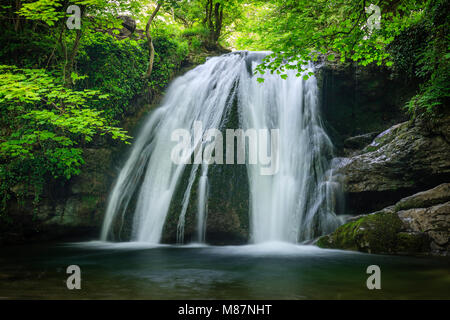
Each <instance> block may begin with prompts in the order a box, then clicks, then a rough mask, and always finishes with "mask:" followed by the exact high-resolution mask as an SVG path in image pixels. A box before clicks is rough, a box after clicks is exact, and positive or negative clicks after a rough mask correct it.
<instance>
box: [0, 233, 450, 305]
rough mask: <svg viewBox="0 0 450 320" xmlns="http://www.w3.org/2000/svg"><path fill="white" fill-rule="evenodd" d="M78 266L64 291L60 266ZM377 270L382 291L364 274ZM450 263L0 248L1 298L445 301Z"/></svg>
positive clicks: (297, 251) (276, 247)
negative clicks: (76, 279)
mask: <svg viewBox="0 0 450 320" xmlns="http://www.w3.org/2000/svg"><path fill="white" fill-rule="evenodd" d="M69 265H78V266H79V267H80V268H81V278H82V280H81V289H80V290H68V289H67V287H66V279H67V277H68V276H69V275H68V274H66V268H67V267H68V266H69ZM369 265H378V266H379V267H380V268H381V290H368V289H367V287H366V280H367V278H368V277H369V275H368V274H366V269H367V267H368V266H369ZM449 297H450V259H449V258H431V257H400V256H384V255H368V254H362V253H355V252H347V251H339V250H324V249H319V248H317V247H314V246H300V245H292V244H286V243H265V244H259V245H245V246H221V247H218V246H204V245H186V246H169V245H158V246H149V245H145V244H142V243H108V242H98V241H96V242H84V243H62V244H51V245H50V244H46V245H35V246H30V245H28V246H16V247H6V248H1V249H0V299H449Z"/></svg>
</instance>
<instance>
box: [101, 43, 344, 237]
mask: <svg viewBox="0 0 450 320" xmlns="http://www.w3.org/2000/svg"><path fill="white" fill-rule="evenodd" d="M265 55H266V53H254V52H238V53H232V54H226V55H224V56H221V57H214V58H211V59H209V60H208V61H207V62H206V63H205V64H203V65H201V66H198V67H197V68H195V69H193V70H191V71H189V72H187V73H186V74H185V75H184V76H182V77H180V78H178V79H176V80H175V81H173V83H172V84H171V86H170V87H169V89H168V90H167V93H166V98H165V100H164V101H163V103H162V105H161V107H159V108H158V109H157V110H155V111H154V112H153V113H152V114H151V116H150V117H149V119H148V120H147V122H146V125H145V126H144V128H143V129H142V131H141V132H140V134H139V136H138V139H137V141H136V142H135V144H134V146H133V149H132V151H131V154H130V156H129V158H128V160H127V162H126V163H125V165H124V167H123V169H122V171H121V172H120V174H119V177H118V179H117V181H116V183H115V186H114V189H113V191H112V193H111V195H110V198H109V202H108V207H107V212H106V216H105V220H104V224H103V229H102V234H101V238H102V239H103V240H107V239H110V238H111V237H112V236H113V233H114V232H113V225H114V224H115V223H116V222H118V223H120V224H121V225H123V220H124V216H125V213H126V211H127V208H128V207H129V206H130V202H132V201H131V200H132V198H133V197H137V198H136V200H135V201H136V207H135V209H134V218H133V226H132V234H131V239H132V240H134V241H143V242H150V243H159V242H160V240H161V237H162V232H163V228H164V223H165V221H166V217H167V214H168V211H169V207H170V205H171V202H172V201H173V199H174V193H175V190H176V188H177V186H178V185H179V184H180V180H182V176H183V174H184V171H185V169H186V168H189V170H190V172H189V173H188V180H187V181H188V183H187V186H186V189H185V191H184V196H183V200H182V208H181V212H180V213H179V217H178V226H177V238H178V241H179V242H183V239H184V225H185V218H186V211H187V208H188V205H189V202H190V201H195V199H191V193H192V188H193V186H194V181H195V179H196V177H197V175H198V174H200V178H199V183H198V192H197V194H198V197H197V199H196V200H197V201H198V204H197V240H198V241H200V242H203V241H205V232H206V228H207V214H208V212H207V211H208V205H207V203H208V167H209V166H208V165H206V164H204V163H203V164H201V165H199V164H195V163H196V162H195V161H194V164H193V165H190V166H186V165H184V164H175V163H173V162H172V161H171V151H172V148H173V147H174V146H175V144H176V143H175V142H173V141H171V133H172V132H173V131H174V130H175V129H186V130H188V131H189V132H193V141H192V142H193V143H192V148H191V149H190V150H189V153H188V155H186V156H188V157H191V156H192V155H195V154H196V150H198V149H203V148H204V147H205V140H204V138H203V135H204V133H205V132H206V130H208V129H211V128H213V129H219V130H220V129H221V128H224V126H225V124H226V121H227V117H228V114H229V112H230V110H231V108H232V106H233V102H234V101H237V108H238V113H239V122H240V126H241V128H242V129H244V130H245V129H250V128H253V129H279V132H280V134H279V148H278V149H279V150H278V156H279V159H278V161H279V171H278V172H277V173H276V174H275V175H261V174H260V167H261V166H260V165H254V164H247V172H248V177H249V188H250V199H249V200H250V212H249V215H250V229H251V230H250V231H251V241H252V242H255V243H259V242H264V241H274V240H276V241H288V242H297V241H302V240H308V239H312V238H314V237H317V236H318V235H321V234H324V233H326V232H329V231H331V230H333V229H334V228H336V227H337V226H338V225H339V224H340V219H339V218H338V217H337V216H336V215H335V207H336V205H335V201H334V198H335V193H336V191H337V190H338V189H339V184H338V183H337V182H336V181H333V179H332V176H333V175H332V170H331V166H330V159H331V156H332V143H331V141H330V139H329V138H328V136H327V134H326V133H325V131H324V129H323V126H322V124H321V120H320V115H319V106H318V89H317V82H316V78H315V77H314V76H312V77H310V78H309V79H307V80H304V79H303V78H302V77H296V72H294V71H288V72H287V73H288V78H287V80H283V79H281V78H280V76H278V75H276V74H265V75H264V76H263V78H264V79H265V81H264V83H258V82H257V81H256V77H255V76H254V75H253V72H252V70H254V68H255V67H256V65H257V64H258V63H259V62H260V61H261V59H262V58H263V57H264V56H265ZM310 71H313V67H312V66H309V68H308V70H307V71H306V72H310ZM196 121H201V123H202V128H201V129H199V128H197V127H196V125H195V124H196ZM198 171H200V172H198Z"/></svg>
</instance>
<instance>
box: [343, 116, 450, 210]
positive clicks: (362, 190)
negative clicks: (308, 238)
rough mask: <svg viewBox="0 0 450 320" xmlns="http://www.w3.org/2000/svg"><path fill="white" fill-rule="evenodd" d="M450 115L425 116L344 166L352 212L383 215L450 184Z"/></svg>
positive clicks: (376, 142) (381, 136) (396, 129)
mask: <svg viewBox="0 0 450 320" xmlns="http://www.w3.org/2000/svg"><path fill="white" fill-rule="evenodd" d="M449 127H450V115H449V114H448V113H447V114H443V115H440V116H436V117H435V118H434V119H429V118H428V117H423V118H419V119H416V120H415V121H414V122H404V123H400V124H397V125H395V126H393V127H391V128H389V129H388V130H386V131H384V132H382V133H381V134H379V135H378V136H377V137H376V138H375V139H374V140H373V142H372V143H371V144H370V145H368V146H367V147H365V148H364V150H362V152H361V153H360V154H357V155H355V156H353V157H349V158H345V159H343V160H342V161H340V164H341V165H340V167H339V168H338V170H337V173H338V174H340V175H341V176H342V177H344V178H343V187H344V191H345V192H346V193H347V196H348V199H347V200H348V202H347V204H348V208H349V213H367V212H373V211H376V210H380V209H382V208H383V207H386V206H387V205H389V204H391V203H394V202H396V201H398V200H400V199H402V198H403V197H405V196H407V195H409V194H412V193H415V192H418V191H420V190H424V189H426V188H430V187H433V186H436V185H438V184H440V183H443V182H447V181H450V144H449V141H450V133H448V132H447V131H448V129H447V128H449Z"/></svg>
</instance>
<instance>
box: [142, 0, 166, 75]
mask: <svg viewBox="0 0 450 320" xmlns="http://www.w3.org/2000/svg"><path fill="white" fill-rule="evenodd" d="M161 3H162V1H158V3H157V4H156V8H155V9H154V10H153V12H152V14H151V15H150V18H148V21H147V24H146V26H145V36H146V37H147V42H148V47H149V55H150V60H149V62H148V69H147V72H146V73H145V75H144V78H150V75H151V74H152V69H153V62H154V60H155V47H154V46H153V39H152V36H151V34H150V26H151V24H152V22H153V19H154V18H155V16H156V15H157V14H158V11H159V9H160V8H161Z"/></svg>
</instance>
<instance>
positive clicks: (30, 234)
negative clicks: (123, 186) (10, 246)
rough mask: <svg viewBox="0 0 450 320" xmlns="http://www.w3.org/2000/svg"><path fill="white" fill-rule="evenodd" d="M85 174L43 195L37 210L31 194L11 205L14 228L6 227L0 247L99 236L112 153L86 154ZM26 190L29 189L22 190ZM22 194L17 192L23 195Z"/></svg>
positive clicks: (95, 151) (100, 150) (92, 150)
mask: <svg viewBox="0 0 450 320" xmlns="http://www.w3.org/2000/svg"><path fill="white" fill-rule="evenodd" d="M83 156H84V160H85V164H84V166H83V168H82V169H83V170H82V173H81V174H80V175H79V176H77V177H75V178H74V179H73V180H72V181H71V183H70V184H69V185H66V186H64V185H61V186H54V187H53V188H54V189H57V190H51V191H47V192H45V193H44V194H43V195H42V199H41V200H40V202H39V205H38V206H35V205H33V197H32V194H29V196H27V197H25V199H23V200H22V201H20V202H15V203H14V204H13V205H11V207H10V210H9V214H10V215H11V218H12V219H13V220H14V226H13V227H11V226H6V228H5V230H4V231H3V232H2V234H1V236H0V243H15V242H26V241H29V240H50V239H58V238H71V236H72V235H74V236H76V238H84V237H92V236H96V235H97V234H98V232H99V226H101V223H102V221H103V212H104V207H105V202H106V195H107V194H108V190H109V188H110V185H111V182H112V176H111V170H110V169H111V165H112V158H113V157H112V150H111V149H106V148H98V149H95V148H89V149H84V150H83ZM22 188H26V186H22ZM21 191H22V190H16V192H21Z"/></svg>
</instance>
